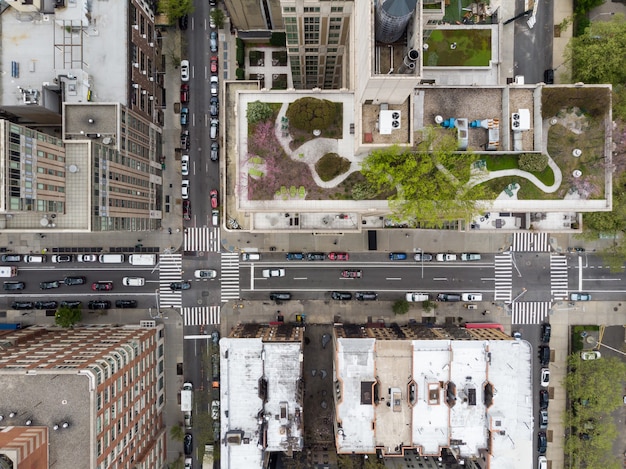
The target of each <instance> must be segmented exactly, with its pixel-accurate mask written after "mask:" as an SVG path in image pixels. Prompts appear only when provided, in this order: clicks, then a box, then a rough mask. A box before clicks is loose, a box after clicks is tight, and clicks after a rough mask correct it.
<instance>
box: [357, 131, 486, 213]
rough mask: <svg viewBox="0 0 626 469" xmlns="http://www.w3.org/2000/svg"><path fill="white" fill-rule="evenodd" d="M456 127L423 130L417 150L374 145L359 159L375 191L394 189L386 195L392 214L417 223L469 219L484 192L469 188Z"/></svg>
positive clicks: (466, 164)
mask: <svg viewBox="0 0 626 469" xmlns="http://www.w3.org/2000/svg"><path fill="white" fill-rule="evenodd" d="M457 145H458V144H457V139H456V132H450V131H446V130H444V129H430V128H428V129H426V130H425V131H424V140H423V141H422V142H421V143H420V144H419V145H418V147H417V151H413V150H411V149H404V148H400V147H398V146H392V147H389V148H385V149H381V150H375V151H373V152H371V153H370V154H369V155H368V156H367V158H365V160H364V161H363V166H362V170H361V173H362V174H363V175H364V176H365V178H366V179H367V181H368V182H369V183H370V184H372V185H373V186H374V187H376V189H377V191H378V192H384V191H389V190H392V189H396V192H395V194H394V195H392V196H391V198H390V199H389V205H390V207H391V209H392V210H393V214H392V216H391V218H392V219H395V220H397V221H402V222H408V223H412V224H415V223H416V222H423V223H428V224H437V223H438V222H441V221H443V220H451V219H459V218H462V219H466V220H469V219H471V218H472V217H473V216H474V215H476V214H478V213H479V208H478V205H477V202H476V201H477V200H480V199H481V198H482V197H483V196H484V194H485V192H484V189H483V188H481V186H476V187H473V188H471V189H472V193H471V197H470V194H469V190H470V186H469V185H468V184H467V183H468V181H469V177H470V165H471V162H470V159H469V158H467V156H466V155H465V154H463V153H456V150H457Z"/></svg>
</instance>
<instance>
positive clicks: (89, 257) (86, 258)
mask: <svg viewBox="0 0 626 469" xmlns="http://www.w3.org/2000/svg"><path fill="white" fill-rule="evenodd" d="M76 260H77V261H78V262H97V261H98V256H96V255H95V254H79V255H77V256H76Z"/></svg>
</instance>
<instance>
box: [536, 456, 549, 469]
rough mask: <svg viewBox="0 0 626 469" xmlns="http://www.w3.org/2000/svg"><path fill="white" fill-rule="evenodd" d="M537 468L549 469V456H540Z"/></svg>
mask: <svg viewBox="0 0 626 469" xmlns="http://www.w3.org/2000/svg"><path fill="white" fill-rule="evenodd" d="M537 469H548V458H546V457H545V456H539V459H537Z"/></svg>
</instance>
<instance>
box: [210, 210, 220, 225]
mask: <svg viewBox="0 0 626 469" xmlns="http://www.w3.org/2000/svg"><path fill="white" fill-rule="evenodd" d="M211 223H212V224H213V226H220V211H219V210H211Z"/></svg>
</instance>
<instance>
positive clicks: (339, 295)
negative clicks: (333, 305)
mask: <svg viewBox="0 0 626 469" xmlns="http://www.w3.org/2000/svg"><path fill="white" fill-rule="evenodd" d="M330 297H331V298H332V299H333V300H351V299H352V293H350V292H347V291H334V292H331V293H330Z"/></svg>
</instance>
